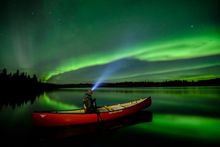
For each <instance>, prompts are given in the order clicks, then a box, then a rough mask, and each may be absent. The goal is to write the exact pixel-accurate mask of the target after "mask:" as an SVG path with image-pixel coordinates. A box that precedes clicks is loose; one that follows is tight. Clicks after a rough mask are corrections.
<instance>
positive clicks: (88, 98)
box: [83, 90, 96, 113]
mask: <svg viewBox="0 0 220 147" xmlns="http://www.w3.org/2000/svg"><path fill="white" fill-rule="evenodd" d="M92 93H93V92H92V90H88V91H87V92H86V93H85V97H84V99H83V107H84V109H85V112H86V113H93V112H96V99H93V98H92Z"/></svg>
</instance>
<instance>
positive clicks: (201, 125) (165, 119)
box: [134, 114, 220, 141]
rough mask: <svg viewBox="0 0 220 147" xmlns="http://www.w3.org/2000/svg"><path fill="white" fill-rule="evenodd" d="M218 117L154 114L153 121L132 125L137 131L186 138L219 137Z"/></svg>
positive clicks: (211, 138) (212, 139) (209, 138)
mask: <svg viewBox="0 0 220 147" xmlns="http://www.w3.org/2000/svg"><path fill="white" fill-rule="evenodd" d="M219 124H220V119H219V118H209V117H201V116H189V115H173V114H154V115H153V123H151V124H143V123H142V124H140V125H136V126H134V128H135V129H138V130H139V131H141V132H142V131H147V132H151V133H156V134H161V135H166V136H171V137H181V138H182V137H184V138H188V139H205V140H207V141H218V140H219V139H220V136H219V134H220V125H219Z"/></svg>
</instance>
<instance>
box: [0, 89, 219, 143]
mask: <svg viewBox="0 0 220 147" xmlns="http://www.w3.org/2000/svg"><path fill="white" fill-rule="evenodd" d="M86 90H87V89H67V90H62V91H61V90H60V91H54V92H50V93H44V94H42V95H41V96H40V97H38V98H36V99H35V101H32V102H31V101H27V102H25V103H24V104H22V105H19V106H15V108H12V107H11V106H3V108H2V109H1V110H0V124H1V126H0V131H1V136H3V137H2V138H1V143H0V146H2V145H4V146H12V145H27V146H30V145H31V146H35V145H36V146H39V145H43V146H56V145H57V146H60V145H64V146H113V145H114V146H122V145H123V146H125V145H134V146H137V145H143V144H146V146H147V145H148V144H149V145H151V146H153V145H169V146H177V145H178V146H180V145H182V146H185V145H193V146H197V145H216V146H218V145H220V106H219V105H220V87H178V88H177V87H172V88H170V87H169V88H162V87H160V88H102V89H98V90H97V91H96V92H95V93H94V96H93V97H94V98H96V99H97V105H108V104H114V103H122V102H127V101H130V100H134V99H137V98H143V97H148V96H151V97H152V105H151V106H150V107H149V108H148V109H147V110H148V111H147V112H148V113H147V114H146V113H143V114H141V116H138V117H137V116H135V117H134V118H129V120H130V121H129V122H128V121H127V120H126V121H122V122H120V123H116V124H114V123H113V124H111V125H110V126H111V127H109V126H108V127H107V128H106V127H103V128H104V129H103V128H101V129H97V127H94V126H83V127H82V126H81V127H78V128H65V129H57V130H53V131H51V132H50V131H46V132H44V131H42V130H37V131H36V128H34V127H33V126H32V123H31V113H32V112H33V111H36V110H37V111H40V110H65V109H74V108H80V107H81V106H82V97H83V96H84V93H85V92H86ZM149 113H150V114H151V119H152V120H150V119H147V117H149V116H147V115H148V114H149ZM100 130H101V131H100ZM48 132H49V133H48ZM85 132H87V133H85ZM55 134H56V135H55Z"/></svg>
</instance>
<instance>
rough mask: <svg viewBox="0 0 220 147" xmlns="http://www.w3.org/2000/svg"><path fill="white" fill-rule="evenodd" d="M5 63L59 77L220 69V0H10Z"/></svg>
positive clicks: (3, 9) (210, 74) (195, 74)
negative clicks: (104, 73)
mask: <svg viewBox="0 0 220 147" xmlns="http://www.w3.org/2000/svg"><path fill="white" fill-rule="evenodd" d="M0 16H1V23H0V68H4V67H5V68H7V69H8V70H9V71H12V72H13V71H15V70H16V69H20V70H23V71H27V72H30V73H36V74H37V75H38V76H39V77H40V78H42V79H44V80H48V81H51V82H56V83H74V82H76V83H79V82H94V81H96V80H97V79H98V78H99V77H100V76H101V75H102V73H103V72H104V70H105V69H106V67H109V66H110V67H111V66H112V67H120V68H119V69H117V71H114V72H112V74H111V75H109V77H108V78H107V79H106V80H108V81H113V82H115V81H144V80H153V81H161V80H173V79H175V80H176V79H177V80H183V79H184V80H198V79H210V78H219V77H220V17H219V5H218V1H217V0H209V1H207V0H191V1H181V2H180V1H175V0H166V1H165V0H111V1H107V0H31V1H29V0H19V1H17V0H3V1H1V5H0Z"/></svg>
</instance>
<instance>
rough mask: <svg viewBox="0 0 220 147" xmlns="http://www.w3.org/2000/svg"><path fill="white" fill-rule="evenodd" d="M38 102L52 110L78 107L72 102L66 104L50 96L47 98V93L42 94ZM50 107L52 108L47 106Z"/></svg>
mask: <svg viewBox="0 0 220 147" xmlns="http://www.w3.org/2000/svg"><path fill="white" fill-rule="evenodd" d="M39 101H40V103H42V105H47V109H53V110H70V109H78V108H79V107H77V106H75V105H72V104H67V103H63V102H59V101H55V100H53V99H52V98H49V96H48V95H47V94H43V95H42V96H41V98H40V100H39ZM48 106H49V107H52V108H48Z"/></svg>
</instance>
